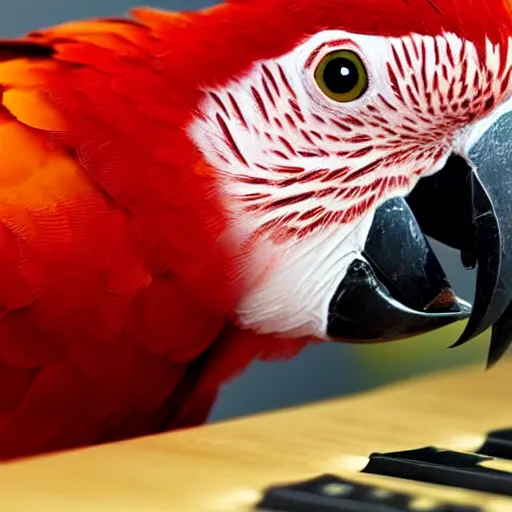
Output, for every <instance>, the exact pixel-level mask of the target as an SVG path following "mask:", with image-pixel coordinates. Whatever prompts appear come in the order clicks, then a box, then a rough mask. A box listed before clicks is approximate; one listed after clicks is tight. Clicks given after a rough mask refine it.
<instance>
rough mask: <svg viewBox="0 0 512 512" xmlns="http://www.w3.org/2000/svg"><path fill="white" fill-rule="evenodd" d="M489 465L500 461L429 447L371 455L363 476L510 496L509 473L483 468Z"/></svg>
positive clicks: (511, 475)
mask: <svg viewBox="0 0 512 512" xmlns="http://www.w3.org/2000/svg"><path fill="white" fill-rule="evenodd" d="M492 461H497V462H499V459H495V458H493V457H487V456H484V455H478V454H476V453H463V452H456V451H451V450H443V449H441V448H435V447H433V446H429V447H426V448H420V449H418V450H407V451H403V452H392V453H374V454H372V455H370V461H369V462H368V464H367V465H366V467H365V468H364V469H363V471H362V472H363V473H373V474H376V475H385V476H394V477H398V478H405V479H407V480H416V481H419V482H428V483H432V484H440V485H449V486H451V487H460V488H462V489H470V490H473V491H483V492H488V493H494V494H502V495H505V496H512V473H509V472H507V471H505V470H498V469H492V468H491V467H485V466H482V463H484V462H491V463H492ZM502 462H504V461H502ZM490 465H491V464H489V466H490Z"/></svg>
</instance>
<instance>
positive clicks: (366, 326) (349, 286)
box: [327, 198, 471, 342]
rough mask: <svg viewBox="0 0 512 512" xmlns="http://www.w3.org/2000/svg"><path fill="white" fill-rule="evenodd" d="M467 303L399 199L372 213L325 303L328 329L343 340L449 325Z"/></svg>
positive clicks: (391, 336)
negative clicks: (356, 251) (360, 247)
mask: <svg viewBox="0 0 512 512" xmlns="http://www.w3.org/2000/svg"><path fill="white" fill-rule="evenodd" d="M470 311H471V307H470V305H469V304H467V303H465V302H464V301H463V300H462V299H459V298H458V297H457V296H456V295H455V294H454V292H453V291H452V289H451V288H450V285H449V283H448V280H447V278H446V276H445V274H444V272H443V270H442V268H441V265H440V264H439V262H438V260H437V258H436V256H435V254H434V252H433V250H432V249H431V247H430V245H429V243H428V241H427V239H426V238H425V236H424V235H423V233H422V230H421V228H420V225H419V224H418V222H417V221H416V219H415V218H414V215H413V213H412V211H411V209H410V207H409V206H408V205H407V202H406V201H405V199H403V198H394V199H391V200H389V201H387V202H386V203H384V204H383V205H382V206H380V208H378V209H377V210H376V212H375V216H374V219H373V223H372V226H371V229H370V233H369V235H368V238H367V241H366V245H365V248H364V251H362V253H361V255H360V257H358V258H357V259H355V260H354V261H353V262H352V263H351V265H350V267H349V268H348V271H347V273H346V274H345V277H344V279H343V281H342V282H341V283H340V285H339V287H338V289H337V291H336V293H335V294H334V297H333V298H332V300H331V303H330V307H329V319H328V328H327V334H328V335H329V337H331V338H335V339H343V341H358V342H364V341H366V342H376V341H392V340H396V339H400V338H406V337H410V336H414V335H417V334H421V333H425V332H428V331H432V330H434V329H437V328H440V327H443V326H445V325H448V324H451V323H453V322H455V321H457V320H463V319H464V318H467V317H468V316H469V313H470Z"/></svg>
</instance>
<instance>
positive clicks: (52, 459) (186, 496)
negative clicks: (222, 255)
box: [0, 361, 512, 512]
mask: <svg viewBox="0 0 512 512" xmlns="http://www.w3.org/2000/svg"><path fill="white" fill-rule="evenodd" d="M510 426H512V361H505V362H503V363H501V364H499V365H498V366H497V367H496V368H495V369H493V370H492V371H489V372H484V371H483V366H482V367H478V368H475V367H473V368H468V369H464V370H458V371H454V372H449V373H444V374H439V375H434V376H430V377H428V378H426V379H425V378H423V379H420V380H414V381H408V382H402V383H400V384H398V385H396V384H395V385H393V386H390V387H387V388H384V389H381V390H378V391H376V392H371V393H367V394H363V395H358V396H353V397H350V398H347V399H341V400H334V401H328V402H323V403H320V404H314V405H310V406H306V407H301V408H296V409H291V410H287V411H280V412H277V413H271V414H265V415H261V416H255V417H250V418H245V419H242V420H237V421H230V422H225V423H218V424H215V425H211V426H207V427H202V428H198V429H193V430H189V431H183V432H176V433H170V434H165V435H159V436H153V437H149V438H143V439H138V440H133V441H129V442H123V443H119V444H114V445H105V446H101V447H97V448H93V449H86V450H79V451H75V452H70V453H66V454H59V455H54V456H49V457H42V458H39V459H33V460H26V461H23V462H18V463H13V464H5V465H3V466H0V510H2V511H5V512H21V511H23V512H46V511H51V512H64V511H65V512H83V511H87V512H103V511H105V512H107V511H108V512H157V511H158V512H164V511H165V512H187V511H194V512H208V511H215V512H217V511H218V512H220V511H222V512H234V511H237V512H242V511H246V510H250V509H251V504H254V503H255V502H256V501H257V500H258V499H259V497H260V490H261V489H262V488H264V487H265V486H267V485H273V484H276V483H282V482H284V483H286V482H287V481H294V480H297V479H305V478H310V477H314V476H317V475H318V474H321V473H325V472H333V473H336V474H339V475H345V476H347V475H350V476H353V474H352V473H351V470H350V466H351V464H352V463H354V462H358V461H359V460H361V459H358V456H359V457H364V458H366V457H367V456H368V455H369V454H370V453H372V452H374V451H392V450H403V449H412V448H419V447H422V446H425V445H430V444H436V445H437V446H441V447H448V448H453V447H459V449H463V447H464V446H466V444H467V443H468V442H469V443H470V444H471V443H472V442H473V438H475V436H476V437H481V436H483V435H484V434H485V433H486V432H487V431H489V430H492V429H496V428H501V427H510ZM475 442H477V441H475ZM353 456H356V457H355V458H352V457H353ZM363 460H365V459H363ZM354 479H358V480H360V481H364V482H371V483H375V482H378V483H379V484H380V485H382V487H385V488H389V489H398V490H406V491H418V492H421V493H422V494H424V495H428V496H431V497H438V498H451V499H454V500H455V501H458V502H459V501H460V502H464V503H469V504H476V503H478V504H482V505H485V506H486V507H488V510H499V511H508V512H510V511H512V499H508V498H505V497H496V496H492V495H489V494H484V493H478V492H473V491H465V490H460V489H452V488H448V487H443V486H437V485H430V484H420V483H413V482H408V481H405V480H400V479H393V478H387V477H377V476H372V475H367V474H358V475H357V476H355V477H354ZM486 510H487V508H486Z"/></svg>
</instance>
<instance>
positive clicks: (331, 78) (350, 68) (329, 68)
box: [323, 57, 359, 94]
mask: <svg viewBox="0 0 512 512" xmlns="http://www.w3.org/2000/svg"><path fill="white" fill-rule="evenodd" d="M323 80H324V83H325V85H326V87H327V88H328V89H329V90H330V91H331V92H333V93H335V94H345V93H348V92H350V91H351V90H352V89H354V88H355V87H356V86H357V84H358V82H359V71H358V69H357V66H356V64H355V63H354V62H353V61H351V60H350V59H347V58H345V57H337V58H334V59H332V60H330V61H329V62H328V63H327V64H326V66H325V68H324V72H323Z"/></svg>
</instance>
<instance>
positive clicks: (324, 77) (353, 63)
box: [315, 50, 368, 103]
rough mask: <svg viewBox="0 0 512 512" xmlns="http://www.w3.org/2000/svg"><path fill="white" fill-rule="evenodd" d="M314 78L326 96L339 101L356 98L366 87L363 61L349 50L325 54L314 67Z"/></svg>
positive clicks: (366, 75) (343, 101)
mask: <svg viewBox="0 0 512 512" xmlns="http://www.w3.org/2000/svg"><path fill="white" fill-rule="evenodd" d="M315 80H316V83H317V84H318V87H320V89H321V91H322V92H323V93H324V94H325V95H326V96H328V97H329V98H331V99H332V100H334V101H338V102H340V103H346V102H349V101H354V100H357V99H358V98H360V97H361V96H362V95H363V94H364V92H365V91H366V89H367V88H368V74H367V72H366V68H365V67H364V64H363V61H362V60H361V59H360V58H359V56H358V55H357V54H355V53H354V52H353V51H351V50H336V51H333V52H330V53H328V54H327V55H325V56H324V57H323V59H322V60H321V61H320V63H319V64H318V66H317V68H316V71H315Z"/></svg>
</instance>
